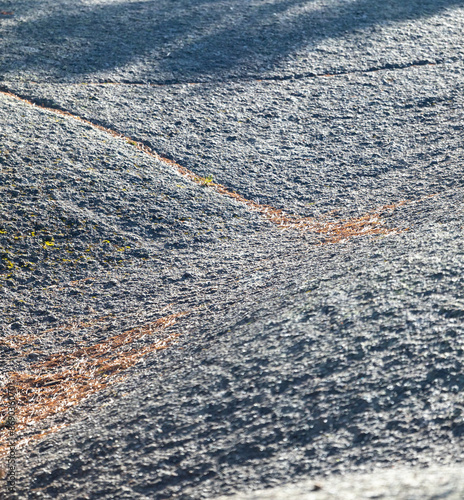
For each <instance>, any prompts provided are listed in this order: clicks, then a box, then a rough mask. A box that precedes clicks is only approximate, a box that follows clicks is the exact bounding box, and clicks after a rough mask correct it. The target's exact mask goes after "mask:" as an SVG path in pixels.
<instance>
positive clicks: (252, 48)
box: [2, 0, 463, 83]
mask: <svg viewBox="0 0 464 500" xmlns="http://www.w3.org/2000/svg"><path fill="white" fill-rule="evenodd" d="M59 3H60V4H61V5H60V6H57V5H56V3H51V4H50V5H48V3H47V2H41V4H40V5H39V6H38V5H37V4H36V3H34V4H33V5H30V8H29V11H28V12H27V8H23V7H21V5H17V6H16V10H15V16H16V17H20V16H24V15H25V14H26V13H27V14H31V13H35V12H37V19H35V20H26V21H25V22H22V23H20V24H17V25H16V26H15V27H13V28H9V30H6V37H5V40H7V42H6V45H7V47H6V50H5V45H4V50H3V51H4V61H3V70H2V72H3V73H6V74H7V73H9V72H16V71H18V70H21V69H23V70H24V69H26V70H28V69H37V68H38V69H39V70H40V71H41V72H45V73H46V74H47V75H48V76H52V77H55V78H56V77H59V78H64V79H68V80H69V79H72V78H73V76H74V78H75V77H76V76H77V75H86V74H89V73H93V72H96V71H105V70H112V69H117V68H119V67H122V66H127V65H131V64H134V63H137V62H139V63H141V64H145V65H147V66H149V67H150V70H151V72H152V73H153V74H154V75H156V74H159V75H161V78H160V80H161V81H163V82H164V83H168V81H169V80H170V78H169V75H171V77H172V78H171V80H172V81H177V80H187V79H188V80H203V79H211V78H212V77H215V78H233V77H234V76H236V77H239V76H240V77H243V76H246V75H249V74H254V73H256V72H259V73H260V74H263V73H265V72H266V71H269V70H271V69H272V68H274V67H276V66H278V65H279V63H280V62H281V61H282V60H283V59H285V58H287V57H288V56H289V55H291V54H292V53H293V52H295V51H297V50H299V49H301V48H303V47H304V46H306V45H311V44H314V43H317V42H318V41H320V40H323V39H325V38H338V37H345V36H347V34H352V33H355V32H356V31H358V30H359V31H361V32H365V31H368V30H371V31H375V29H376V26H378V25H382V24H385V23H390V22H398V21H405V20H414V19H419V18H422V17H427V16H431V15H434V14H436V13H438V12H440V11H443V10H444V9H446V8H449V7H453V6H461V5H462V4H463V2H462V0H441V1H436V0H427V1H419V0H416V1H410V2H403V1H402V0H389V1H383V2H379V1H378V0H358V1H353V2H350V3H347V2H340V1H338V2H334V3H333V4H332V5H330V6H324V5H319V2H315V1H307V0H280V1H279V0H275V1H274V2H248V1H243V0H225V1H211V0H193V1H188V2H184V1H173V0H164V1H139V2H125V3H118V4H111V5H96V6H84V5H75V4H74V3H72V4H71V5H70V6H66V5H63V3H64V2H59ZM15 41H16V43H17V44H18V46H17V47H15ZM24 46H26V48H25V49H24ZM145 58H149V60H148V61H146V60H145V61H144V59H145ZM126 73H127V72H126ZM130 74H131V70H129V74H128V75H127V76H126V77H129V79H130ZM133 74H134V77H135V76H136V74H137V71H136V70H135V69H134V71H133ZM155 80H156V78H155Z"/></svg>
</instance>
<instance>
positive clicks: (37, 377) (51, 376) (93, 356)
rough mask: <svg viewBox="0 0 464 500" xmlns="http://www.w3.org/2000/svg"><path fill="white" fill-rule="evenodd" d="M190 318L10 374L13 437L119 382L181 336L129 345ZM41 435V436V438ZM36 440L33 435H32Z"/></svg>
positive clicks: (1, 449)
mask: <svg viewBox="0 0 464 500" xmlns="http://www.w3.org/2000/svg"><path fill="white" fill-rule="evenodd" d="M187 314H189V313H188V312H180V313H176V314H171V315H169V316H165V317H162V318H159V319H157V320H156V321H154V322H151V323H148V324H146V325H143V326H141V327H137V328H132V329H131V330H128V331H126V332H123V333H121V334H119V335H115V336H113V337H110V338H108V339H106V340H103V341H102V342H99V343H98V344H95V345H92V346H89V347H83V348H79V349H76V350H74V351H71V352H62V353H58V354H53V355H51V356H49V357H48V358H47V359H46V360H44V361H41V362H39V363H35V364H33V365H32V370H31V371H30V372H27V373H24V372H14V373H11V374H10V377H9V381H8V383H9V384H10V385H11V384H12V385H13V386H14V388H15V391H16V396H15V400H16V405H17V406H16V414H15V419H16V426H15V429H16V432H19V431H23V430H25V429H27V428H28V427H30V426H32V425H34V424H35V423H37V422H39V421H41V420H43V419H45V418H47V417H49V416H51V415H54V414H56V413H58V412H62V411H66V410H67V409H69V408H70V407H72V406H74V405H76V404H78V403H79V402H81V401H82V400H83V399H84V398H86V397H87V396H89V395H90V394H93V393H95V392H97V391H100V390H102V389H104V388H105V387H107V386H108V385H110V384H112V383H114V382H116V381H118V380H120V379H121V373H122V372H123V371H124V370H126V369H127V368H129V367H131V366H133V365H135V364H136V363H137V362H138V361H139V360H140V359H141V358H143V357H144V356H146V355H147V354H149V353H151V352H155V351H159V350H161V349H166V348H167V347H169V346H170V345H171V344H172V343H173V342H174V341H175V340H176V339H177V338H178V337H179V335H180V334H179V333H171V334H169V335H167V336H165V337H161V338H158V339H157V340H155V342H153V343H151V344H149V345H147V346H145V347H137V346H135V347H134V346H133V345H132V344H134V342H136V341H138V340H141V339H143V338H144V337H146V336H149V335H153V334H157V333H158V334H159V333H161V332H162V331H163V330H165V329H167V328H169V327H170V326H173V325H174V324H175V323H176V322H177V319H178V318H180V317H182V316H185V315H187ZM0 393H1V394H2V397H1V399H0V423H1V422H3V420H4V419H5V418H6V415H7V412H8V402H7V397H6V387H3V388H1V389H0ZM7 433H8V429H7V428H6V426H5V425H3V426H2V425H0V456H1V455H2V454H5V453H6V450H7ZM42 434H43V433H42ZM36 437H37V436H36Z"/></svg>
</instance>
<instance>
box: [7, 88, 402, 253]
mask: <svg viewBox="0 0 464 500" xmlns="http://www.w3.org/2000/svg"><path fill="white" fill-rule="evenodd" d="M0 94H3V95H6V96H8V97H10V98H13V99H16V100H19V101H21V102H24V103H27V104H29V105H31V106H34V107H38V108H41V109H45V110H47V111H50V112H52V113H55V114H58V115H62V116H66V117H68V118H72V119H74V120H77V121H79V122H81V123H85V124H86V125H90V126H91V127H92V128H94V129H97V130H101V131H102V132H105V133H107V134H110V135H112V136H113V137H116V138H119V139H122V140H124V141H125V142H126V143H128V144H130V145H132V146H134V147H135V148H136V149H138V150H139V151H142V152H143V153H145V154H147V155H149V156H152V157H153V158H156V159H157V160H159V161H161V162H163V163H165V164H167V165H169V166H171V167H172V168H174V169H175V170H176V171H177V172H178V173H179V174H180V175H182V176H183V177H185V178H187V179H189V180H190V181H192V182H194V183H195V184H198V185H200V186H207V187H209V188H212V189H214V190H215V191H216V192H217V193H219V194H221V195H223V196H227V197H229V198H233V199H235V200H236V201H238V202H239V203H243V204H244V205H246V206H247V207H248V208H249V209H250V210H253V211H256V212H259V213H260V214H262V215H263V216H264V217H265V218H266V219H267V220H269V221H270V222H272V223H274V224H276V225H277V226H279V227H281V228H282V229H296V230H301V231H306V232H312V233H316V234H320V235H323V236H324V237H325V239H324V241H323V242H322V243H338V242H340V241H343V240H346V239H349V238H352V237H354V236H365V235H373V234H385V235H386V234H392V233H398V232H400V231H401V230H399V229H397V228H392V229H389V228H386V227H385V226H384V221H383V220H382V219H381V217H380V215H381V213H382V212H383V211H385V210H387V209H389V210H394V209H395V208H397V207H399V206H401V205H404V204H405V203H406V201H401V202H399V203H397V204H395V205H389V206H385V207H381V208H379V209H377V210H376V211H374V212H373V213H368V214H365V215H363V216H361V217H356V218H352V219H348V220H344V221H337V222H324V221H321V220H317V219H313V218H310V217H300V216H298V215H289V214H286V213H285V212H284V211H282V210H280V209H276V208H274V207H272V206H270V205H262V204H260V203H256V202H254V201H251V200H248V199H247V198H245V197H243V196H241V195H240V194H238V193H236V192H234V191H232V190H230V189H229V188H227V187H226V186H223V185H222V184H218V183H215V182H213V181H212V179H205V178H204V177H200V176H198V175H197V174H195V173H194V172H192V171H191V170H189V169H188V168H185V167H183V166H182V165H179V164H178V163H176V162H175V161H173V160H169V159H168V158H164V157H163V156H160V155H159V154H158V153H156V152H155V151H153V150H152V149H151V148H150V147H148V146H146V145H145V144H142V143H141V142H139V141H136V140H134V139H132V138H131V137H128V136H126V135H124V134H122V133H120V132H117V131H115V130H112V129H110V128H107V127H103V126H102V125H98V124H96V123H94V122H92V121H90V120H87V119H85V118H82V117H80V116H78V115H75V114H73V113H70V112H69V111H64V110H61V109H56V108H50V107H47V106H44V105H42V104H35V103H34V102H32V101H30V100H29V99H26V98H24V97H20V96H18V95H16V94H14V93H13V92H11V91H9V90H0Z"/></svg>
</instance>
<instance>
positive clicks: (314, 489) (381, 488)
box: [216, 467, 464, 500]
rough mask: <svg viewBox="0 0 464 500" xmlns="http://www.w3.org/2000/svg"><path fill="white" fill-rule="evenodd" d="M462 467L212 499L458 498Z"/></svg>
mask: <svg viewBox="0 0 464 500" xmlns="http://www.w3.org/2000/svg"><path fill="white" fill-rule="evenodd" d="M463 476H464V474H463V470H462V468H458V467H455V468H444V467H441V468H438V467H435V468H430V469H424V470H417V469H416V470H415V469H403V470H391V471H382V472H376V473H375V474H363V475H361V474H358V475H351V476H347V477H343V478H334V479H330V480H321V481H305V482H301V483H299V484H296V485H290V486H287V487H279V488H272V489H269V490H262V491H256V492H254V493H249V494H247V493H243V494H238V495H234V496H227V497H220V498H217V499H216V500H287V499H288V498H292V499H295V500H341V499H343V500H361V499H372V498H376V499H381V500H432V499H435V498H443V499H446V500H460V499H461V498H462V497H463V496H464V481H463Z"/></svg>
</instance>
